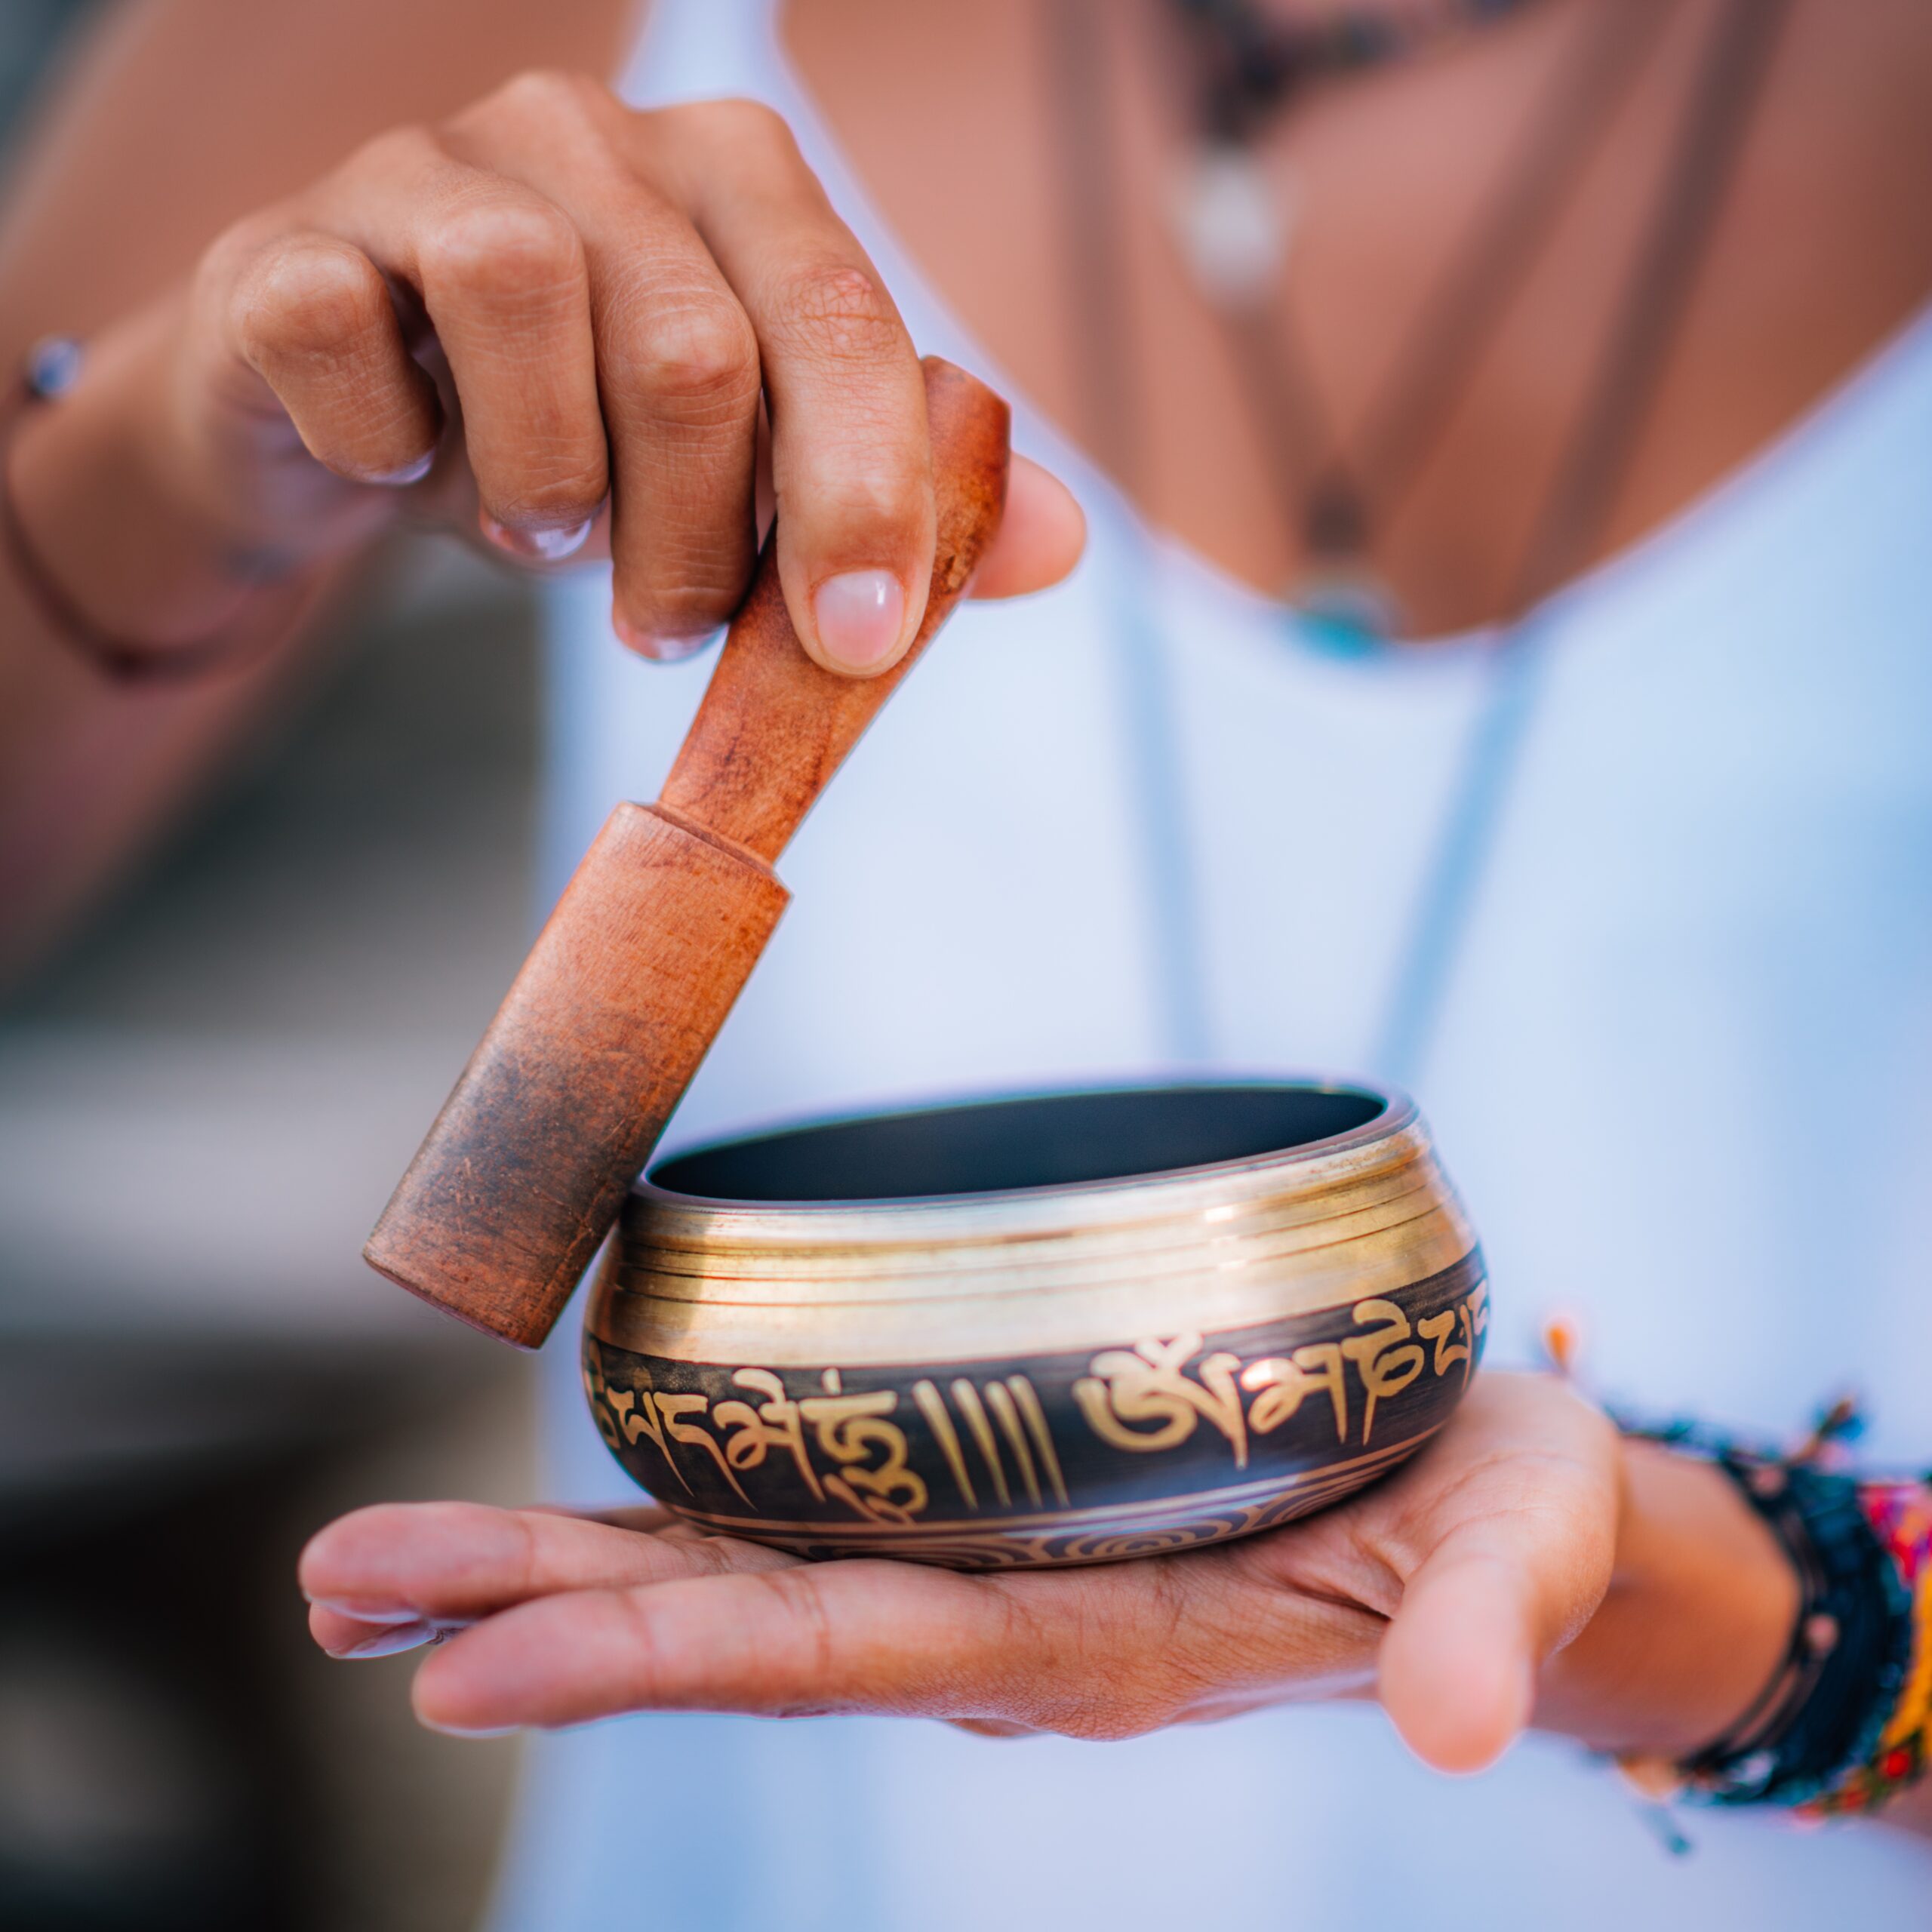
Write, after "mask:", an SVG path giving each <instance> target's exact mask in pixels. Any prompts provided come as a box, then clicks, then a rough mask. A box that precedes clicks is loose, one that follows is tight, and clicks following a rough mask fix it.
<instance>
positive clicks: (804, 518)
mask: <svg viewBox="0 0 1932 1932" xmlns="http://www.w3.org/2000/svg"><path fill="white" fill-rule="evenodd" d="M634 138H635V140H637V141H638V143H639V146H640V149H641V158H642V160H643V162H644V165H645V167H646V168H647V169H648V171H649V172H650V174H651V175H652V177H654V179H655V180H657V182H658V183H660V185H662V186H663V187H664V188H665V189H666V191H667V192H669V193H670V195H672V198H673V199H674V200H675V201H676V202H678V204H679V205H681V206H682V207H683V208H684V209H685V211H686V212H687V214H688V215H689V217H690V218H691V221H692V222H693V223H694V225H695V226H696V227H697V230H698V232H699V233H700V235H702V236H703V238H704V241H705V243H706V246H707V247H708V248H709V249H710V250H711V252H712V256H713V257H714V258H715V260H716V261H717V263H718V266H719V267H720V268H721V269H723V270H724V275H725V278H726V279H727V281H729V282H730V284H731V288H732V290H733V292H734V294H736V295H737V298H738V300H739V301H740V303H743V306H744V309H745V312H746V315H748V316H749V318H750V319H751V324H752V330H753V331H754V333H755V334H756V336H757V337H758V354H759V360H760V364H761V368H762V370H763V372H764V391H765V401H766V407H767V409H768V411H769V414H770V416H771V463H772V484H773V489H774V494H775V497H776V500H777V513H778V566H779V578H780V582H781V583H782V584H783V586H784V590H785V601H786V608H787V609H788V610H789V612H790V614H791V617H792V626H793V627H794V629H796V631H797V632H798V637H799V639H800V641H801V642H802V643H803V644H804V648H805V649H806V651H808V653H810V654H811V656H812V657H814V659H815V660H817V662H818V663H820V664H822V665H823V666H825V667H826V669H828V670H832V671H838V672H844V673H845V674H847V675H857V676H876V675H878V674H879V673H880V672H884V671H888V670H890V669H891V667H892V666H894V664H896V663H897V662H898V661H899V660H900V657H902V656H903V654H904V653H905V651H906V647H907V646H908V645H909V644H910V643H911V641H912V638H913V636H914V635H915V633H916V632H917V631H918V628H919V622H920V620H921V617H923V616H924V614H925V605H926V592H927V589H928V585H929V583H930V582H931V575H932V567H933V549H934V523H935V512H934V497H933V475H932V452H931V445H930V442H929V441H928V434H927V426H926V399H925V383H924V377H922V375H921V372H920V368H919V358H918V352H917V351H916V350H915V349H914V347H913V346H912V337H911V336H910V335H909V334H908V333H907V332H906V325H905V323H904V322H903V320H902V319H901V318H900V314H899V311H898V309H897V307H896V306H894V303H893V300H892V298H891V296H890V295H889V294H888V293H887V292H886V289H885V285H884V282H883V281H882V280H881V278H880V276H879V274H878V270H877V269H875V267H874V266H872V262H871V261H870V260H869V258H868V257H867V256H866V251H865V250H864V249H863V248H861V247H860V244H859V242H858V240H857V237H856V236H854V235H853V233H852V232H851V229H848V227H847V226H845V224H844V223H843V222H842V221H841V220H839V219H838V216H837V215H836V214H835V213H834V212H833V211H832V206H831V204H830V203H829V202H828V201H827V200H826V196H825V192H824V190H823V189H822V188H821V187H820V186H819V183H818V181H817V177H815V176H814V174H812V171H811V169H810V168H808V166H807V165H806V164H805V162H804V158H803V157H802V156H801V155H800V154H799V152H798V146H797V144H796V143H795V142H794V141H793V140H792V136H791V134H790V131H789V129H787V128H786V125H785V124H784V122H783V121H782V120H781V119H780V118H779V117H778V116H777V115H775V114H774V113H772V112H771V110H770V109H767V108H764V107H761V106H758V105H757V104H756V103H752V102H748V101H746V102H709V103H704V104H703V105H701V106H695V107H691V108H688V109H685V108H678V109H668V110H666V111H665V112H662V113H660V114H657V115H646V116H643V117H640V118H639V120H638V122H637V124H636V128H635V134H634Z"/></svg>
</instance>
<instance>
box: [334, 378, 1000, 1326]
mask: <svg viewBox="0 0 1932 1932" xmlns="http://www.w3.org/2000/svg"><path fill="white" fill-rule="evenodd" d="M925 377H926V409H927V414H928V419H929V420H930V422H931V429H932V448H933V471H934V485H935V488H936V490H937V496H938V509H939V544H938V549H937V554H936V556H935V558H934V565H933V580H932V590H931V595H930V596H929V598H928V601H927V604H926V614H925V620H924V623H921V626H920V627H919V633H918V636H917V638H915V639H914V641H913V644H912V648H911V649H910V650H909V651H907V653H906V655H905V657H903V659H902V660H900V663H898V665H897V666H895V667H894V669H892V670H891V671H890V672H887V673H886V674H885V675H884V676H883V677H878V678H869V679H864V680H859V679H853V678H840V677H835V676H834V675H832V673H831V672H829V671H823V670H821V669H820V668H819V667H818V666H817V665H816V664H814V663H813V662H812V661H811V659H810V658H809V657H807V656H806V655H805V654H804V648H803V647H802V646H801V645H800V644H799V642H798V637H797V635H796V634H795V632H794V631H793V630H792V623H791V620H790V619H789V617H787V616H786V610H785V599H784V595H783V592H781V590H780V588H779V583H778V568H777V554H776V552H777V545H776V543H775V541H773V540H768V541H767V543H766V544H765V546H764V555H763V556H762V557H761V558H760V559H759V562H758V571H757V574H756V576H755V578H754V579H753V580H752V588H751V592H750V594H749V596H747V598H746V600H745V603H744V606H743V608H742V609H741V610H740V611H739V613H738V615H737V618H736V620H734V623H732V626H731V635H729V636H728V638H726V640H725V642H724V651H723V653H722V654H721V656H720V657H719V659H718V668H717V670H716V671H715V672H714V673H713V675H712V680H711V685H710V688H709V690H707V691H706V693H705V695H704V701H703V704H702V705H701V706H700V707H699V710H698V714H697V718H696V719H695V721H694V722H693V724H692V725H691V732H690V735H689V736H688V737H687V738H686V739H685V743H684V748H683V749H682V750H681V752H679V753H678V761H677V763H676V764H675V765H674V766H673V767H672V771H671V775H670V777H669V780H666V783H665V786H664V791H663V796H662V797H661V798H660V799H659V800H658V801H657V804H654V805H636V804H621V805H620V806H618V808H617V810H616V811H614V812H613V813H612V814H611V817H610V819H609V821H608V823H606V824H605V827H604V829H603V830H602V831H601V832H599V833H598V835H597V838H596V841H595V843H594V844H592V847H591V848H590V850H589V852H588V853H586V854H585V856H584V860H583V863H582V864H581V865H580V866H578V868H577V873H576V875H575V876H574V878H572V879H571V882H570V884H569V885H568V887H567V888H565V891H564V895H563V897H561V899H560V900H558V903H557V908H556V910H555V912H552V914H551V915H550V918H549V921H548V922H547V923H546V924H545V926H544V928H543V931H542V932H541V933H540V934H539V935H538V937H537V943H536V945H535V946H534V947H533V948H532V949H531V954H530V956H529V958H528V959H527V960H525V962H524V964H523V968H522V971H521V972H519V973H518V975H517V977H516V980H515V983H514V984H513V985H512V986H511V988H510V990H509V995H508V997H507V998H506V999H505V1000H504V1001H503V1005H502V1007H501V1008H500V1009H499V1010H498V1011H497V1017H496V1018H495V1019H494V1020H493V1021H492V1022H491V1025H490V1029H489V1031H488V1032H487V1033H485V1035H484V1036H483V1039H482V1042H481V1044H480V1045H479V1046H478V1048H477V1049H476V1051H475V1053H474V1054H472V1056H471V1057H470V1061H469V1066H467V1067H466V1068H465V1069H464V1070H463V1077H462V1078H461V1079H460V1080H459V1081H457V1086H456V1091H454V1093H453V1094H451V1096H450V1097H449V1099H448V1101H447V1102H446V1103H445V1105H444V1107H443V1110H442V1112H441V1113H440V1114H438V1115H437V1117H436V1121H435V1125H434V1126H433V1127H432V1128H430V1130H429V1137H428V1138H427V1139H426V1140H425V1141H424V1142H423V1145H422V1146H421V1147H420V1149H418V1150H417V1155H416V1158H415V1159H414V1160H413V1161H411V1163H410V1164H409V1171H408V1173H407V1174H405V1175H404V1176H403V1177H402V1180H401V1184H400V1185H399V1186H398V1187H397V1189H396V1191H395V1195H394V1196H393V1197H392V1198H391V1200H390V1201H389V1206H388V1207H386V1209H385V1210H384V1211H383V1217H382V1219H381V1220H380V1221H378V1222H377V1224H376V1231H375V1232H374V1234H372V1235H371V1236H370V1237H369V1243H368V1247H366V1248H365V1249H364V1251H363V1253H364V1255H365V1257H366V1258H367V1260H368V1262H369V1263H370V1265H371V1266H372V1267H374V1268H375V1269H377V1270H378V1271H379V1272H380V1273H382V1274H384V1275H387V1276H388V1277H389V1279H390V1280H391V1281H395V1282H398V1283H400V1284H401V1286H403V1287H405V1288H408V1290H409V1291H411V1293H412V1294H418V1295H420V1296H422V1297H423V1299H424V1300H426V1301H431V1302H434V1303H435V1304H436V1305H437V1306H438V1307H439V1308H444V1309H448V1311H449V1312H450V1313H451V1314H452V1315H457V1316H459V1317H460V1318H461V1319H462V1320H463V1321H467V1322H469V1323H471V1324H472V1325H473V1326H475V1327H478V1328H481V1329H485V1330H487V1331H488V1332H489V1333H490V1334H493V1335H500V1336H501V1337H503V1339H504V1340H506V1341H509V1342H514V1343H517V1344H518V1346H521V1347H524V1348H534V1347H536V1346H537V1344H538V1343H540V1342H541V1341H542V1340H543V1338H544V1337H545V1336H546V1335H547V1334H549V1331H550V1328H551V1327H552V1324H553V1323H554V1322H555V1321H556V1318H557V1317H558V1314H559V1313H560V1312H561V1310H562V1309H563V1306H564V1304H565V1302H567V1301H568V1300H569V1299H570V1296H571V1290H572V1289H573V1288H574V1287H576V1285H577V1280H578V1278H579V1277H580V1275H582V1274H583V1271H584V1269H586V1266H589V1262H590V1259H591V1257H592V1255H593V1254H595V1252H596V1250H597V1247H598V1244H599V1243H600V1242H601V1241H602V1240H603V1238H604V1236H605V1233H606V1232H608V1229H609V1228H610V1226H611V1223H612V1222H613V1221H614V1220H615V1219H616V1218H617V1211H618V1209H619V1208H620V1207H621V1206H622V1205H623V1198H624V1194H625V1191H626V1189H628V1188H629V1186H630V1184H631V1183H632V1181H633V1180H635V1178H636V1177H637V1175H638V1172H639V1171H640V1170H641V1168H643V1166H644V1164H645V1161H646V1160H648V1158H649V1157H650V1154H651V1149H652V1148H653V1147H654V1146H656V1145H657V1137H658V1136H659V1135H660V1134H661V1133H662V1132H663V1128H664V1123H665V1121H666V1120H667V1119H669V1117H670V1115H671V1112H672V1109H673V1108H674V1107H675V1106H676V1105H677V1104H678V1100H679V1099H680V1098H681V1097H682V1096H683V1094H684V1091H685V1088H686V1087H687V1086H688V1084H690V1082H691V1076H692V1075H694V1073H695V1072H697V1068H698V1063H699V1062H700V1061H701V1060H703V1057H704V1056H705V1054H706V1051H707V1050H708V1049H709V1047H710V1044H711V1042H712V1040H713V1038H715V1037H716V1035H717V1032H718V1028H719V1027H720V1026H722V1025H723V1024H724V1018H725V1016H726V1014H728V1013H729V1012H730V1011H731V1005H732V1002H733V1001H734V1000H736V999H737V996H738V993H739V991H740V989H741V988H742V987H743V985H744V983H745V981H746V979H747V978H748V977H749V976H750V974H751V970H752V967H753V966H754V965H755V964H756V963H757V961H758V955H759V954H760V953H761V952H763V951H764V946H765V942H766V941H767V940H769V939H770V938H771V934H772V930H773V928H774V927H775V926H776V925H777V923H778V917H779V915H780V913H781V912H783V911H784V909H785V906H786V901H787V900H788V899H789V896H790V895H789V894H788V893H787V892H786V890H785V888H784V887H783V886H782V885H781V884H780V883H779V882H778V880H777V876H776V875H774V872H773V871H772V869H771V868H772V864H773V862H774V860H776V859H777V857H778V855H779V854H780V853H781V852H783V851H784V849H785V848H786V844H788V843H789V841H790V839H791V837H792V833H793V832H795V831H796V830H797V829H798V825H799V823H800V821H801V820H803V818H804V816H805V814H806V813H807V812H808V811H810V810H811V808H812V805H813V804H814V801H816V800H817V797H818V795H819V794H820V792H821V791H823V789H824V788H825V786H826V781H827V780H829V779H830V777H832V774H833V773H834V772H835V771H837V770H838V767H839V765H840V764H841V761H843V760H844V757H845V755H846V753H847V752H849V751H850V750H851V749H852V747H853V746H854V744H856V743H857V742H858V740H859V737H860V734H861V733H863V731H864V730H865V728H866V726H867V725H868V724H870V723H871V722H872V717H873V715H874V714H875V712H877V711H878V709H879V707H880V706H881V705H882V704H883V703H884V702H885V700H887V698H888V697H890V696H891V694H892V692H893V691H894V689H895V688H897V685H898V683H899V681H900V679H901V678H903V677H904V676H905V675H906V672H907V671H909V669H911V668H912V663H913V661H914V660H915V658H917V657H918V655H919V654H920V652H921V651H923V650H924V648H925V647H926V645H928V643H930V642H931V640H932V637H933V635H934V632H936V631H937V630H938V629H939V627H940V625H941V624H943V623H945V621H946V618H947V617H949V615H950V614H951V613H952V610H953V608H954V607H955V605H957V604H958V601H959V599H960V598H961V595H963V594H964V591H965V589H966V586H967V584H968V581H969V580H971V577H972V574H973V571H974V568H975V566H976V565H977V564H978V562H979V561H980V558H981V556H982V555H984V553H985V552H986V546H987V545H988V544H989V543H990V542H991V541H992V537H993V535H994V533H995V531H997V530H998V528H999V520H1000V514H1001V510H1002V509H1004V505H1005V500H1006V476H1007V429H1008V411H1007V408H1006V405H1005V404H1004V402H1002V401H1001V400H1000V398H998V396H996V395H994V394H993V393H992V391H991V390H990V389H987V388H986V386H984V385H983V383H979V382H977V381H976V380H974V378H973V377H971V376H969V375H968V374H966V373H965V372H964V371H963V370H961V369H957V368H954V367H953V366H952V364H950V363H949V362H943V361H939V360H938V359H937V358H928V361H927V362H926V364H925Z"/></svg>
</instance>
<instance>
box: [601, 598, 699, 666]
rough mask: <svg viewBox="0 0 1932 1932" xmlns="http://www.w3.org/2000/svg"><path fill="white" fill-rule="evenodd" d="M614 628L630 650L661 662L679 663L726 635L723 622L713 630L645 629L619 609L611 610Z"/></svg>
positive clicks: (620, 641) (625, 646)
mask: <svg viewBox="0 0 1932 1932" xmlns="http://www.w3.org/2000/svg"><path fill="white" fill-rule="evenodd" d="M611 629H612V630H613V631H614V632H616V634H617V641H618V642H619V643H620V644H621V645H623V646H624V648H626V650H628V651H635V652H636V653H637V654H638V656H639V657H648V658H651V659H652V660H654V662H656V663H660V664H677V663H681V662H682V661H683V660H685V658H687V657H696V656H697V654H698V653H699V652H700V651H703V650H705V649H706V648H708V647H709V646H710V645H714V644H715V643H716V642H717V641H718V639H719V638H721V637H722V636H723V635H724V626H723V625H722V624H718V625H715V626H712V629H709V630H702V631H686V632H678V633H675V634H674V635H666V634H665V633H663V632H654V631H647V630H642V629H639V628H638V626H637V625H635V624H634V623H632V622H631V621H630V620H629V618H628V617H624V616H623V615H621V614H620V613H619V612H617V611H612V612H611Z"/></svg>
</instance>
